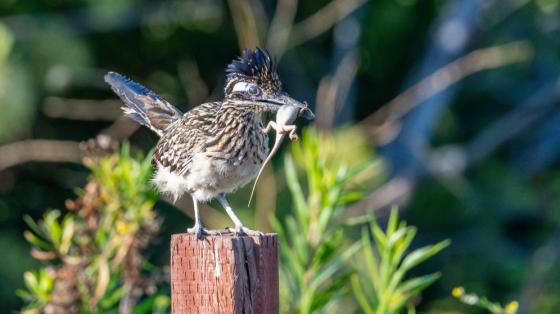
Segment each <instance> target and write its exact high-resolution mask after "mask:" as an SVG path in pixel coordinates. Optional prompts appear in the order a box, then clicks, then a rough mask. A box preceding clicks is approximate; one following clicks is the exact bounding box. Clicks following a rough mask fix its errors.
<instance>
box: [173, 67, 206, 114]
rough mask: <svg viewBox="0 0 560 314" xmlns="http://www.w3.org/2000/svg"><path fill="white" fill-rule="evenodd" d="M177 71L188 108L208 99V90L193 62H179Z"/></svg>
mask: <svg viewBox="0 0 560 314" xmlns="http://www.w3.org/2000/svg"><path fill="white" fill-rule="evenodd" d="M178 70H179V71H178V72H179V80H180V81H181V84H182V85H183V89H184V91H185V94H186V95H187V99H188V100H189V106H191V107H194V106H197V105H199V104H201V103H202V102H203V101H204V100H205V99H207V98H208V93H209V89H208V86H207V85H206V83H204V80H203V79H202V77H201V75H200V70H199V68H198V65H197V64H196V62H195V61H194V60H185V61H182V62H179V65H178Z"/></svg>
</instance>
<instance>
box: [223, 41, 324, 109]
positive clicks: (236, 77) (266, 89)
mask: <svg viewBox="0 0 560 314" xmlns="http://www.w3.org/2000/svg"><path fill="white" fill-rule="evenodd" d="M224 93H225V97H226V99H228V100H231V101H242V102H251V103H253V104H255V105H257V106H259V107H260V108H262V109H263V110H264V111H271V112H276V111H278V109H279V108H280V107H281V106H283V105H292V106H296V107H298V108H300V109H301V112H302V114H301V116H303V117H304V118H306V119H308V120H312V119H313V118H314V117H315V116H314V114H313V112H311V110H310V109H308V108H307V105H306V104H304V103H301V102H300V101H297V100H295V99H293V98H292V97H290V96H289V95H288V94H287V93H286V92H284V91H283V90H282V82H281V81H280V78H279V77H278V73H277V72H276V62H275V60H273V59H272V58H271V57H270V55H269V54H268V52H267V51H266V50H264V49H261V48H256V49H255V50H250V49H245V50H243V54H242V55H241V57H239V58H238V59H235V60H233V61H232V62H231V63H230V64H229V65H228V67H227V69H226V86H225V90H224Z"/></svg>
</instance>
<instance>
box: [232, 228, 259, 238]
mask: <svg viewBox="0 0 560 314" xmlns="http://www.w3.org/2000/svg"><path fill="white" fill-rule="evenodd" d="M226 230H228V231H229V232H233V233H235V234H236V235H237V236H259V237H262V236H264V233H263V232H262V231H258V230H251V229H249V228H247V227H244V226H237V227H235V228H234V229H232V228H229V227H228V228H226Z"/></svg>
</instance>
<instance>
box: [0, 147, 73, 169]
mask: <svg viewBox="0 0 560 314" xmlns="http://www.w3.org/2000/svg"><path fill="white" fill-rule="evenodd" d="M81 159H82V152H81V151H80V148H79V143H77V142H72V141H56V140H25V141H21V142H15V143H10V144H6V145H4V146H1V147H0V171H2V170H4V169H6V168H9V167H12V166H15V165H18V164H22V163H25V162H30V161H51V162H75V163H79V162H80V161H81Z"/></svg>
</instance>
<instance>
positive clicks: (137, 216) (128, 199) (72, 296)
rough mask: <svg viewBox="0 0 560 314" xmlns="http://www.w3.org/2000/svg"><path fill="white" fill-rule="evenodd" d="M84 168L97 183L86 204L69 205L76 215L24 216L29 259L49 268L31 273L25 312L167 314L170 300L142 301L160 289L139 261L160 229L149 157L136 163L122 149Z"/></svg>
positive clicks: (85, 194) (87, 191)
mask: <svg viewBox="0 0 560 314" xmlns="http://www.w3.org/2000/svg"><path fill="white" fill-rule="evenodd" d="M85 163H86V165H87V166H88V167H89V168H90V169H91V171H92V176H91V178H90V180H89V182H88V184H87V185H86V186H85V187H84V189H83V190H82V191H80V192H79V194H80V197H79V198H78V199H76V200H74V201H68V202H67V207H68V209H69V211H70V212H68V213H66V214H63V213H62V212H61V211H59V210H50V211H47V212H46V213H45V214H44V216H43V218H42V219H41V220H39V221H38V222H36V221H34V220H33V219H31V218H30V217H25V221H26V222H27V224H28V225H29V228H30V230H29V231H26V232H25V234H24V236H25V238H26V239H27V241H28V242H29V243H30V244H31V245H32V246H33V248H32V251H31V255H32V256H33V257H34V258H36V259H38V260H40V261H43V262H44V263H46V265H47V266H46V267H44V268H42V269H40V270H39V271H37V272H27V273H26V274H25V276H24V281H25V290H20V291H18V292H17V293H18V295H19V296H20V297H21V298H22V299H23V300H24V301H25V308H24V312H26V313H39V312H45V311H50V312H52V311H54V312H56V311H57V310H64V311H68V312H72V313H101V312H102V313H107V312H116V311H117V309H119V308H122V307H123V306H124V307H125V308H128V309H130V310H134V311H135V313H150V312H154V313H163V312H165V311H167V308H168V306H167V305H166V304H168V302H167V303H166V301H165V300H163V299H162V298H168V297H167V296H165V295H157V294H155V295H153V296H145V299H142V298H140V297H141V296H142V295H143V294H144V293H143V292H142V291H143V289H144V287H147V286H149V285H152V286H153V285H154V284H156V282H153V281H152V279H150V278H146V276H143V275H142V272H144V271H145V268H144V265H145V264H146V261H145V260H144V258H143V257H142V255H141V250H142V249H144V248H145V247H146V246H147V245H148V243H149V240H150V238H151V237H153V236H154V235H155V233H156V232H157V231H158V229H159V224H160V222H159V220H158V219H157V217H156V213H155V211H154V210H153V206H154V204H155V202H156V200H157V194H156V193H155V192H154V191H153V190H152V188H151V186H150V182H149V181H150V177H151V164H150V158H149V157H141V156H131V154H130V151H129V147H128V145H127V144H124V145H123V147H122V149H121V150H120V151H119V152H118V153H115V154H112V155H109V156H106V157H102V158H90V159H86V161H85ZM131 291H135V292H134V293H135V295H132V294H131ZM139 292H140V295H138V293H139ZM156 296H157V298H156ZM139 300H140V301H141V302H140V303H138V304H137V302H138V301H139ZM135 305H137V306H139V308H141V309H143V310H138V311H136V310H135Z"/></svg>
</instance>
